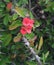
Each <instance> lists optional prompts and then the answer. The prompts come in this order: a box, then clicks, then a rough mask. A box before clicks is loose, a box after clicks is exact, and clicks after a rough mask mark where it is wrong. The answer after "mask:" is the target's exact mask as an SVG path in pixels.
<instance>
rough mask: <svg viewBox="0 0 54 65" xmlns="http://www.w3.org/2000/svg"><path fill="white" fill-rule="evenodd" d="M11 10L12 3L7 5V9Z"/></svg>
mask: <svg viewBox="0 0 54 65" xmlns="http://www.w3.org/2000/svg"><path fill="white" fill-rule="evenodd" d="M11 8H12V3H11V2H9V3H8V4H7V9H8V10H10V9H11Z"/></svg>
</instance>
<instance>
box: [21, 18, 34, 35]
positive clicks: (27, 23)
mask: <svg viewBox="0 0 54 65" xmlns="http://www.w3.org/2000/svg"><path fill="white" fill-rule="evenodd" d="M33 23H34V20H31V19H30V18H27V17H26V18H24V19H23V22H22V24H23V27H22V28H21V30H20V32H21V34H26V33H31V30H32V27H33Z"/></svg>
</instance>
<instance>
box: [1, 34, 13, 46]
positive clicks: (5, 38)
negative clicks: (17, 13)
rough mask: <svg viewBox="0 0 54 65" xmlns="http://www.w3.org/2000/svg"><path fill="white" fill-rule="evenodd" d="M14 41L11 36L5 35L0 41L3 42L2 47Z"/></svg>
mask: <svg viewBox="0 0 54 65" xmlns="http://www.w3.org/2000/svg"><path fill="white" fill-rule="evenodd" d="M11 39H12V35H11V34H3V35H2V37H0V40H1V41H2V46H7V45H8V44H9V43H10V41H11Z"/></svg>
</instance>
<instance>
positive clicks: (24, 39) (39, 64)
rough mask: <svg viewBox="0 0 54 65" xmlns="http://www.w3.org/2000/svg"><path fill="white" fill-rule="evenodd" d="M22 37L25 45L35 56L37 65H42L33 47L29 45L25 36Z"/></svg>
mask: <svg viewBox="0 0 54 65" xmlns="http://www.w3.org/2000/svg"><path fill="white" fill-rule="evenodd" d="M22 39H23V41H24V43H25V45H26V46H27V47H28V48H29V49H30V51H31V53H32V54H33V56H34V57H35V60H36V61H37V62H38V65H42V62H41V61H40V57H39V56H38V55H37V54H36V52H35V51H34V49H33V48H32V47H30V43H29V42H28V40H27V39H26V38H25V37H23V38H22Z"/></svg>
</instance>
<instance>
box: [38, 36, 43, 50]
mask: <svg viewBox="0 0 54 65" xmlns="http://www.w3.org/2000/svg"><path fill="white" fill-rule="evenodd" d="M42 45H43V37H42V36H41V38H40V41H39V46H38V51H40V49H41V47H42Z"/></svg>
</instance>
